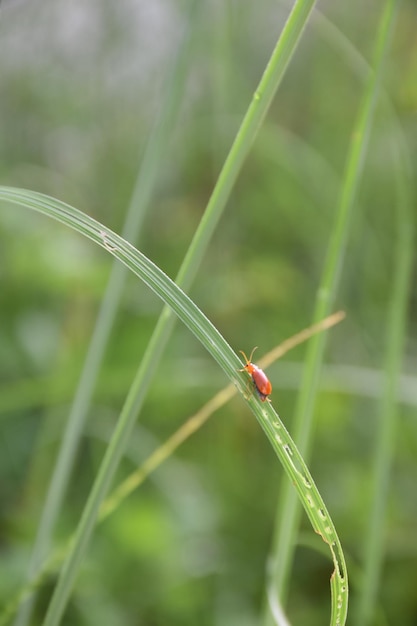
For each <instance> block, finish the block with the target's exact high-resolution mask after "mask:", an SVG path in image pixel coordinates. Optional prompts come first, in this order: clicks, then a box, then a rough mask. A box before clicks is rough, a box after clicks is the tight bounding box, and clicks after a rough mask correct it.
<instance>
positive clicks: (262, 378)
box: [238, 347, 272, 402]
mask: <svg viewBox="0 0 417 626" xmlns="http://www.w3.org/2000/svg"><path fill="white" fill-rule="evenodd" d="M255 350H256V347H255V348H254V349H253V350H252V352H251V355H250V357H249V358H248V357H247V356H246V354H245V353H244V352H243V350H239V352H240V353H241V354H243V356H244V358H245V361H246V365H245V366H244V367H242V369H240V370H238V371H239V372H245V371H246V372H247V373H248V374H249V375H250V376H252V380H253V384H254V386H255V389H256V392H257V394H258V396H259V397H260V399H261V401H262V402H265V401H266V400H267V401H268V402H269V398H268V396H269V395H270V394H271V392H272V385H271V382H270V380H269V379H268V377H267V375H266V374H265V372H263V371H262V370H261V368H260V367H258V366H257V365H254V364H253V363H252V362H251V361H252V356H253V353H254V352H255Z"/></svg>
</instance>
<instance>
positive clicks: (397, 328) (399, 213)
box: [355, 135, 415, 626]
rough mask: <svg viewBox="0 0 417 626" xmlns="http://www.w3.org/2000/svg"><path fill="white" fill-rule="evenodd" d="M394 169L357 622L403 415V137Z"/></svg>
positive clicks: (367, 598) (407, 199)
mask: <svg viewBox="0 0 417 626" xmlns="http://www.w3.org/2000/svg"><path fill="white" fill-rule="evenodd" d="M397 137H398V135H397ZM393 170H394V172H395V177H396V183H397V204H396V207H395V209H396V210H395V221H396V229H394V233H395V237H396V247H395V263H394V273H393V280H392V290H391V292H390V294H389V309H388V318H387V332H386V337H387V345H386V355H385V364H384V369H385V384H384V385H383V388H382V389H383V392H382V398H381V408H380V413H379V417H378V420H377V427H376V433H375V451H374V460H373V477H372V481H371V487H370V494H371V499H372V500H371V508H370V514H369V525H368V529H367V533H366V536H365V546H364V553H363V568H362V570H363V575H362V577H361V582H360V585H359V586H358V592H359V602H358V608H357V612H356V613H355V623H356V624H357V626H367V625H368V624H370V623H371V620H372V617H373V616H374V613H375V607H376V603H377V595H378V586H379V581H380V577H381V570H382V567H383V561H384V554H385V543H386V536H385V529H386V512H387V499H388V494H389V483H390V471H391V465H392V458H393V453H394V447H395V432H396V423H397V417H398V383H399V377H400V373H401V365H402V357H403V350H404V341H405V334H406V320H407V307H408V301H409V297H410V289H411V275H412V265H413V258H414V239H415V223H414V219H413V211H412V207H413V198H412V194H411V188H412V185H411V171H410V165H409V163H408V160H407V158H406V153H405V149H404V146H403V144H402V143H398V140H397V141H396V143H395V145H394V146H393Z"/></svg>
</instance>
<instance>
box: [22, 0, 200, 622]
mask: <svg viewBox="0 0 417 626" xmlns="http://www.w3.org/2000/svg"><path fill="white" fill-rule="evenodd" d="M198 5H199V2H198V1H197V0H191V1H190V3H189V8H188V12H189V14H188V15H187V17H186V22H187V24H186V30H185V33H184V35H183V38H182V43H181V45H180V48H179V50H178V54H177V57H176V59H175V61H174V63H173V64H172V65H173V66H172V67H171V68H170V70H169V72H168V73H167V75H168V77H169V79H168V80H167V85H166V89H165V94H164V95H163V97H161V102H162V105H161V110H160V113H159V115H157V118H156V120H155V124H154V127H153V131H152V132H151V135H150V137H149V140H148V143H147V147H146V150H145V153H144V156H143V159H142V163H141V166H140V170H139V174H138V177H137V180H136V183H135V187H134V191H133V194H132V198H131V201H130V204H129V207H128V210H127V213H126V219H125V224H124V226H123V231H122V235H123V237H124V238H125V239H127V240H128V241H136V240H137V238H138V235H139V231H140V228H141V225H142V223H143V220H144V218H145V215H146V212H147V209H148V207H149V202H150V199H151V197H152V193H153V189H154V187H155V183H156V181H157V177H158V173H159V170H160V165H161V162H162V157H163V155H164V154H165V152H166V146H167V142H168V139H169V137H170V132H171V129H172V127H173V125H174V120H175V117H176V115H177V112H178V109H179V104H180V101H181V98H182V94H183V92H184V85H185V79H186V76H187V69H188V64H189V60H190V58H192V56H193V55H192V44H193V42H194V39H193V32H194V30H195V21H196V18H197V10H196V9H197V6H198ZM127 275H128V271H127V269H126V268H125V267H124V266H123V265H122V264H121V263H119V262H118V261H116V260H115V261H114V263H113V266H112V269H111V273H110V277H109V281H108V284H107V287H106V291H105V293H104V297H103V301H102V304H101V306H100V310H99V312H98V316H97V320H96V324H95V327H94V330H93V334H92V336H91V341H90V344H89V347H88V350H87V354H86V358H85V361H84V366H83V369H82V372H81V376H80V379H79V382H78V386H77V389H76V391H75V395H74V399H73V402H72V406H71V409H70V412H69V415H68V420H67V424H66V427H65V431H64V433H63V436H62V439H61V446H60V449H59V451H58V456H57V460H56V464H55V467H54V469H53V470H52V472H51V475H52V479H51V482H50V484H49V488H48V491H47V495H46V499H45V504H44V507H43V510H42V515H41V519H40V522H39V526H38V530H37V535H36V539H35V544H34V548H33V553H32V558H31V561H30V565H29V571H28V578H29V579H30V578H31V577H32V576H34V575H35V572H36V571H37V569H38V568H39V567H40V565H41V563H42V561H43V560H44V559H45V557H46V555H47V553H48V552H49V550H50V545H51V542H52V536H53V530H54V526H55V523H56V520H57V517H58V515H59V512H60V509H61V505H62V502H63V499H64V497H65V493H66V489H67V485H68V482H69V479H70V474H71V471H72V468H73V465H74V459H75V455H76V453H77V450H78V447H79V442H80V438H81V435H82V431H83V427H84V423H85V420H86V417H87V414H88V410H89V408H90V404H91V399H92V395H93V392H94V389H95V386H96V382H97V378H98V374H99V370H100V367H101V364H102V361H103V357H104V353H105V349H106V346H107V343H108V339H109V337H110V333H111V330H112V327H113V323H114V320H115V317H116V314H117V311H118V308H119V303H120V299H121V296H122V293H123V290H124V287H125V283H126V277H127ZM32 605H33V598H32V599H30V598H29V599H28V600H27V601H26V603H25V604H24V605H23V606H22V607H21V610H20V611H19V614H18V615H17V619H16V621H15V626H26V624H27V623H28V622H29V619H30V614H31V609H32Z"/></svg>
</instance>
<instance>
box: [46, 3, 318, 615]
mask: <svg viewBox="0 0 417 626" xmlns="http://www.w3.org/2000/svg"><path fill="white" fill-rule="evenodd" d="M314 4H315V0H298V2H296V4H295V5H294V8H293V11H292V12H291V14H290V17H289V19H288V21H287V23H286V25H285V27H284V30H283V32H282V34H281V37H280V39H279V41H278V43H277V45H276V47H275V49H274V51H273V54H272V56H271V59H270V62H269V63H268V66H267V68H266V70H265V72H264V75H263V77H262V79H261V82H260V84H259V86H258V89H257V90H256V92H255V94H254V97H253V100H252V102H251V104H250V106H249V109H248V112H247V114H246V116H245V118H244V120H243V122H242V125H241V128H240V129H239V132H238V134H237V136H236V139H235V141H234V143H233V145H232V148H231V151H230V153H229V155H228V157H227V159H226V162H225V164H224V167H223V169H222V171H221V173H220V176H219V178H218V181H217V183H216V186H215V188H214V191H213V194H212V196H211V198H210V201H209V204H208V206H207V209H206V211H205V213H204V216H203V218H202V220H201V223H200V225H199V228H198V230H197V232H196V234H195V236H194V238H193V241H192V243H191V246H190V248H189V250H188V252H187V255H186V257H185V259H184V262H183V264H182V266H181V269H180V271H179V274H178V277H177V282H178V283H179V284H181V286H183V287H184V288H185V289H186V288H188V286H189V285H190V284H191V282H192V279H193V277H194V275H195V273H196V271H197V268H198V265H199V262H200V261H201V259H202V257H203V255H204V252H205V250H206V247H207V245H208V242H209V240H210V238H211V236H212V234H213V232H214V229H215V227H216V225H217V223H218V220H219V219H220V216H221V214H222V212H223V209H224V206H225V204H226V202H227V199H228V197H229V195H230V192H231V190H232V187H233V185H234V183H235V181H236V178H237V176H238V173H239V172H240V169H241V167H242V164H243V162H244V159H245V158H246V156H247V154H248V152H249V150H250V148H251V146H252V144H253V141H254V138H255V136H256V134H257V132H258V130H259V127H260V125H261V123H262V121H263V119H264V117H265V115H266V112H267V110H268V108H269V106H270V104H271V101H272V98H273V96H274V94H275V92H276V89H277V88H278V85H279V83H280V81H281V79H282V76H283V74H284V72H285V69H286V67H287V65H288V63H289V61H290V59H291V56H292V54H293V53H294V51H295V49H296V46H297V43H298V41H299V38H300V37H301V34H302V31H303V29H304V27H305V25H306V23H307V20H308V17H309V15H310V13H311V11H312V9H313V6H314ZM173 322H174V318H173V317H172V315H171V314H170V310H169V309H167V308H165V309H164V311H163V313H162V315H161V317H160V319H159V321H158V324H157V326H156V329H155V332H154V333H153V335H152V338H151V341H150V344H149V346H148V349H147V351H146V353H145V355H144V358H143V360H142V363H141V366H140V368H139V371H138V373H137V376H136V378H135V381H134V383H133V385H132V388H131V391H130V393H129V395H128V398H127V401H126V404H125V407H124V410H123V411H122V415H121V420H120V422H119V423H120V424H123V426H122V427H121V429H122V431H120V430H119V427H118V428H117V429H116V433H115V437H114V440H115V439H117V441H118V443H117V445H115V446H114V447H112V444H110V446H109V454H110V458H111V460H112V462H110V461H109V456H108V455H106V456H105V459H104V461H103V466H102V469H103V472H100V473H99V477H98V479H97V481H96V483H95V486H94V487H93V490H92V493H91V497H90V498H89V501H88V503H87V507H86V510H87V509H88V515H89V517H88V522H87V521H86V520H85V523H84V526H83V533H82V534H81V535H79V536H78V539H77V541H76V543H75V545H74V549H73V552H72V554H71V556H70V559H69V562H67V564H66V566H64V570H63V575H62V576H61V578H60V580H59V582H58V585H57V588H56V591H55V593H54V596H53V598H52V601H51V605H50V610H49V611H48V616H47V619H46V622H45V623H46V624H47V626H51V625H52V624H56V623H57V622H58V621H59V619H60V615H61V613H62V611H63V610H64V607H65V604H66V602H67V599H68V596H69V594H70V592H71V588H72V584H73V580H74V577H75V574H76V571H77V569H78V566H79V564H80V562H81V559H82V555H83V551H84V548H85V546H86V545H87V542H88V538H89V536H90V534H91V532H92V529H93V526H94V522H95V518H96V516H97V509H98V506H99V503H100V498H102V497H103V489H102V485H103V484H104V483H105V481H107V479H108V477H109V476H111V475H112V474H113V472H114V470H115V468H116V466H117V463H114V462H113V461H114V458H116V456H117V454H120V450H121V446H122V445H123V442H124V441H125V439H124V438H123V437H125V435H123V436H122V432H123V433H125V432H126V431H127V429H128V427H129V425H131V424H133V422H134V420H135V418H136V415H137V414H138V412H139V410H140V407H141V404H142V402H143V399H144V397H145V394H146V391H147V385H149V383H150V380H151V379H152V374H153V372H154V370H155V368H156V365H157V363H158V359H159V356H160V354H161V353H162V350H163V349H164V345H165V342H166V340H167V338H168V336H169V334H170V332H171V328H172V325H173ZM127 416H129V417H127ZM112 442H113V440H112ZM120 442H122V443H120ZM104 493H105V492H104ZM91 502H93V503H94V505H92V506H90V507H89V503H91ZM83 519H84V517H83Z"/></svg>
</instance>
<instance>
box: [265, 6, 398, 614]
mask: <svg viewBox="0 0 417 626" xmlns="http://www.w3.org/2000/svg"><path fill="white" fill-rule="evenodd" d="M396 4H397V0H389V1H388V2H387V3H386V5H385V8H384V10H383V13H382V17H381V20H380V24H379V28H378V33H377V38H376V45H375V53H374V63H373V68H374V71H373V72H372V73H371V74H370V76H369V79H368V82H367V85H366V89H365V93H364V97H363V101H362V103H361V105H360V108H359V112H358V116H357V120H356V124H355V128H354V129H353V133H352V141H351V145H350V149H349V154H348V158H347V163H346V169H345V173H344V177H343V181H342V188H341V194H340V198H339V203H338V207H337V211H336V220H335V224H334V226H333V230H332V233H331V237H330V241H329V246H328V251H327V256H326V261H325V265H324V270H323V275H322V279H321V282H320V287H319V290H318V293H317V298H316V304H315V309H314V315H313V319H314V321H317V320H319V319H321V318H322V317H325V316H326V314H327V313H328V312H329V310H330V308H331V306H332V303H333V299H334V296H335V292H336V288H337V284H338V279H339V273H340V269H341V267H342V263H343V257H344V250H345V245H346V240H347V236H348V232H349V223H350V218H351V213H352V210H353V207H354V202H355V198H356V191H357V187H358V184H359V181H360V178H361V174H362V169H363V161H364V157H365V153H366V149H367V145H368V138H369V133H370V129H371V124H372V119H373V112H374V107H375V103H376V99H377V95H378V89H379V83H380V80H381V75H382V69H383V61H384V58H385V53H386V49H387V46H388V41H389V35H390V32H391V29H392V27H393V22H394V16H395V8H396ZM324 345H325V338H324V337H323V336H321V335H320V336H316V337H313V339H312V340H311V342H310V345H309V348H308V351H307V357H306V363H305V367H304V373H303V380H302V385H301V391H300V395H299V398H298V403H297V409H296V415H295V426H294V439H295V441H296V442H297V445H298V446H299V448H300V451H301V454H303V455H306V454H308V450H309V448H310V447H311V444H312V427H313V423H312V422H313V409H314V403H315V397H316V393H317V388H318V381H319V376H320V368H321V364H322V360H323V352H324ZM282 512H284V513H282ZM299 516H300V510H299V507H298V506H297V500H296V498H295V494H294V492H293V490H292V489H291V486H290V485H289V484H288V483H285V484H283V488H282V493H281V496H280V502H279V507H278V513H277V527H276V532H275V539H274V545H273V554H272V562H273V564H274V565H273V567H272V568H271V585H273V587H274V589H275V593H276V594H277V596H278V597H279V598H281V599H282V598H283V596H284V595H285V592H286V588H287V584H288V577H289V571H290V566H291V561H292V556H293V552H294V543H295V537H296V533H297V528H298V522H299ZM271 623H273V622H272V616H271V614H270V612H269V611H268V610H267V614H266V616H265V624H268V625H269V624H271Z"/></svg>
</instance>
